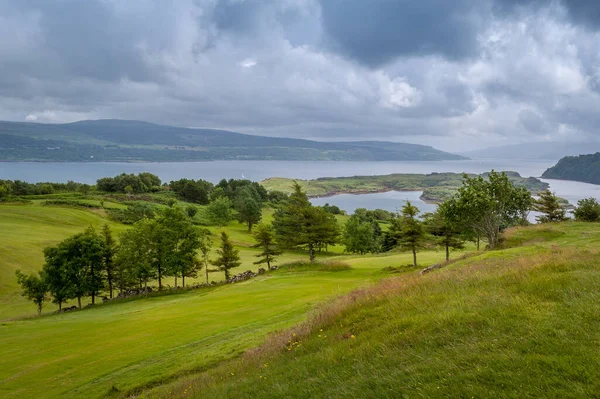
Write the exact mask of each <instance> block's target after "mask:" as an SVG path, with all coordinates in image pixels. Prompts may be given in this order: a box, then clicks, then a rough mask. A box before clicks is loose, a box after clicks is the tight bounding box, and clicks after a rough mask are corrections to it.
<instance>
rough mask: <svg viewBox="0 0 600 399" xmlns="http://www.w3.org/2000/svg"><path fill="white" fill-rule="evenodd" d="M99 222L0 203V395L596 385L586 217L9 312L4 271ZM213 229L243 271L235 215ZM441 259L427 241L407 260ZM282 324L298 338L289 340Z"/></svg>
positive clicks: (591, 250)
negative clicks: (236, 254)
mask: <svg viewBox="0 0 600 399" xmlns="http://www.w3.org/2000/svg"><path fill="white" fill-rule="evenodd" d="M270 217H271V211H269V210H267V211H265V220H269V219H270ZM341 221H343V218H342V220H341ZM104 222H105V215H104V213H103V211H102V210H98V209H84V208H69V207H62V206H47V205H40V204H38V203H33V204H27V205H11V204H5V205H0V226H1V227H2V228H1V231H2V241H1V242H0V254H1V255H2V256H1V258H0V276H1V278H2V280H1V281H2V285H1V287H0V320H4V321H1V322H0V397H3V398H4V397H6V398H23V397H25V398H29V397H44V398H54V397H65V398H71V397H73V398H77V397H86V398H101V397H106V396H110V397H127V396H130V395H132V394H134V395H141V396H142V397H190V396H194V397H286V396H287V397H290V396H292V397H327V396H330V397H353V396H357V395H358V394H359V393H360V392H365V391H367V390H369V392H371V391H372V392H374V397H402V395H407V396H408V397H413V396H421V397H431V396H436V395H435V394H438V393H439V396H465V395H462V393H465V392H466V393H468V396H475V397H481V396H487V395H485V393H486V392H492V393H494V395H492V396H509V397H510V396H515V397H516V396H520V395H518V393H519V392H521V391H518V389H521V390H522V392H525V393H526V394H525V395H522V396H525V397H527V396H529V397H535V396H540V395H539V394H540V393H541V392H542V391H543V389H552V392H555V393H556V395H553V396H557V397H558V396H562V397H564V396H565V395H561V394H563V393H565V392H575V393H580V394H582V395H583V394H586V393H589V392H593V391H592V389H593V388H598V387H596V386H595V385H594V384H595V382H594V381H595V380H594V379H593V377H597V376H598V374H599V373H600V366H599V365H600V356H599V355H597V348H596V347H595V344H594V343H597V342H599V341H600V328H598V327H600V325H598V324H599V322H598V320H599V319H598V318H597V299H598V296H599V294H598V293H599V292H600V291H599V290H598V287H600V267H599V266H598V264H600V263H599V262H598V261H599V260H600V255H598V250H597V244H598V242H600V226H598V225H595V224H583V223H565V224H560V225H556V226H551V227H546V226H537V227H530V228H524V229H516V230H513V231H511V232H510V233H509V234H508V235H507V236H506V238H505V241H504V242H503V244H502V245H503V248H504V249H502V250H498V251H493V252H481V253H474V252H473V253H458V254H455V256H456V257H458V256H463V255H465V254H470V255H472V256H471V257H468V258H466V259H462V260H458V261H457V262H456V263H454V264H452V265H450V266H448V267H446V268H445V269H442V270H441V271H439V272H434V273H432V274H429V275H427V276H424V277H421V276H418V274H417V273H416V271H415V270H414V269H413V268H410V267H406V266H405V265H407V264H410V262H411V254H408V253H392V254H382V255H372V256H363V257H359V256H350V255H344V254H343V248H341V247H336V248H332V253H331V254H329V255H321V256H320V260H322V261H331V262H338V261H342V262H344V263H346V264H348V265H349V266H350V267H349V268H347V267H345V268H341V270H336V268H327V267H326V268H325V270H323V267H322V266H320V265H315V266H314V267H306V266H303V267H295V268H286V267H283V268H281V269H280V270H277V271H275V272H272V273H268V274H266V275H263V276H260V277H257V278H254V279H252V280H249V281H246V282H243V283H237V284H232V285H220V286H217V287H213V288H205V289H198V290H191V291H181V292H178V293H175V294H170V295H163V296H151V297H149V298H145V299H138V300H130V301H123V302H113V303H110V304H107V305H101V306H96V307H94V308H91V309H86V310H83V311H77V312H71V313H65V314H60V315H52V314H50V313H51V312H53V311H54V310H55V309H56V307H55V306H54V305H51V304H48V305H47V309H46V315H45V316H42V317H37V318H35V317H32V318H17V317H18V316H23V315H26V316H27V315H28V316H32V315H33V314H34V313H35V307H34V305H33V304H30V303H28V302H26V301H25V300H24V299H23V298H21V297H20V296H19V294H18V287H17V285H16V281H15V278H14V270H15V269H17V268H20V269H22V270H25V271H34V270H38V269H39V268H41V266H42V263H43V256H42V253H41V251H42V248H44V247H45V246H48V245H52V244H55V243H57V242H58V241H60V240H62V239H64V238H65V237H67V236H69V235H71V234H74V233H77V232H80V231H82V230H83V229H85V228H86V227H87V226H89V225H90V224H92V225H94V226H100V225H101V224H102V223H104ZM112 227H113V230H114V231H115V232H119V231H121V230H123V229H125V228H126V227H125V226H122V225H116V224H113V225H112ZM226 229H227V230H228V231H229V232H230V234H231V237H232V240H233V241H234V242H235V244H236V246H237V247H238V248H239V249H240V252H241V255H242V261H243V265H242V266H241V267H240V268H239V271H243V270H246V269H256V267H255V266H254V265H252V261H253V260H254V256H253V255H255V254H256V253H257V250H256V249H253V248H251V247H250V246H251V244H252V239H251V236H250V235H249V234H248V233H247V231H246V229H245V227H244V226H243V225H241V224H239V223H236V222H232V223H231V224H230V225H228V226H227V227H226ZM213 230H214V231H215V232H217V231H218V230H220V229H218V228H214V229H213ZM443 256H444V254H443V253H442V252H438V251H433V250H431V251H425V252H422V253H420V255H419V262H420V263H421V264H422V265H423V266H426V265H429V264H431V263H435V262H438V261H440V260H441V259H442V258H443ZM306 258H307V255H306V254H305V253H287V254H285V255H284V256H282V259H281V261H282V262H291V261H296V260H300V259H306ZM389 267H400V268H399V269H400V272H395V273H393V272H390V271H386V270H384V269H386V268H389ZM329 269H333V270H329ZM235 272H237V270H236V271H235ZM220 278H222V277H221V273H213V274H211V280H212V279H214V280H217V279H220ZM357 288H358V289H359V291H356V292H355V293H354V294H352V296H351V297H345V296H344V295H345V294H347V293H348V292H351V291H352V290H355V289H357ZM336 298H337V299H336ZM348 298H354V299H348ZM323 303H325V304H327V305H325V306H324V307H323V306H321V305H320V304H323ZM314 309H320V310H317V311H316V312H315V310H314ZM302 323H304V324H302ZM321 329H323V331H320V330H321ZM276 331H283V332H280V333H279V334H280V335H275V336H272V335H270V334H271V333H273V332H276ZM294 333H297V341H298V342H299V343H300V345H297V346H294V347H292V348H291V350H290V351H288V350H287V349H288V346H286V345H289V343H287V338H288V337H289V338H291V337H293V335H292V334H294ZM286 334H287V335H286ZM351 336H354V338H350V337H351ZM269 337H275V338H269ZM277 337H279V338H281V337H285V338H286V339H285V340H283V341H282V340H281V339H277ZM294 340H296V338H294ZM261 345H262V347H261ZM255 347H261V348H262V349H261V350H259V351H258V352H256V351H251V349H252V348H255ZM567 351H568V352H569V353H566V352H567ZM265 364H267V366H266V367H265V366H264V365H265ZM569 367H572V369H573V371H568V370H567V369H568V368H569ZM526 370H529V373H530V374H531V375H529V374H527V372H526ZM246 373H247V374H246ZM576 373H579V376H578V377H577V376H575V374H576ZM545 375H548V379H547V380H544V378H542V377H543V376H545ZM356 376H358V377H356ZM563 376H564V378H563ZM456 379H459V380H458V381H460V383H459V382H457V380H456ZM324 381H327V383H324ZM496 381H498V382H496ZM536 381H539V382H536ZM588 385H589V386H588ZM437 387H439V388H437ZM438 389H439V391H437V390H438ZM567 396H568V395H567ZM575 396H581V395H575Z"/></svg>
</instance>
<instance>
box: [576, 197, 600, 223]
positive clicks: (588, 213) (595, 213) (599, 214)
mask: <svg viewBox="0 0 600 399" xmlns="http://www.w3.org/2000/svg"><path fill="white" fill-rule="evenodd" d="M573 215H575V219H576V220H578V221H581V222H599V221H600V204H598V201H597V200H596V198H593V197H590V198H584V199H581V200H579V201H577V208H576V209H575V210H574V211H573Z"/></svg>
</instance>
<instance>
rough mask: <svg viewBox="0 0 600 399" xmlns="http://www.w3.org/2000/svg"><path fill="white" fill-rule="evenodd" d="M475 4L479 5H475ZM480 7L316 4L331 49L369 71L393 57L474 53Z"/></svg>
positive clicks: (434, 0)
mask: <svg viewBox="0 0 600 399" xmlns="http://www.w3.org/2000/svg"><path fill="white" fill-rule="evenodd" d="M478 4H479V5H478ZM480 4H482V3H479V2H473V1H470V0H454V1H447V0H421V1H411V0H376V1H373V2H371V1H362V0H321V8H322V18H323V25H324V29H325V31H326V33H327V35H328V38H329V39H330V40H331V42H332V46H333V48H335V49H337V50H339V51H340V52H342V53H343V54H346V55H348V56H349V57H351V58H353V59H356V60H358V61H360V62H363V63H365V64H366V65H369V66H379V65H381V64H384V63H386V62H389V61H391V60H393V59H395V58H397V57H398V56H418V55H430V54H439V55H442V56H444V57H447V58H449V59H462V58H465V57H468V56H471V55H473V54H475V53H476V52H477V38H476V35H477V32H478V31H479V29H480V27H481V26H480V24H481V19H480V17H479V15H478V14H479V11H480V7H482V6H481V5H480Z"/></svg>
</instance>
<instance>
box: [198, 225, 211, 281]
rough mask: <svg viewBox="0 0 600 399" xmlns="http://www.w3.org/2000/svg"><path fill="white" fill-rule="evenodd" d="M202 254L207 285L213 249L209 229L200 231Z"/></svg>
mask: <svg viewBox="0 0 600 399" xmlns="http://www.w3.org/2000/svg"><path fill="white" fill-rule="evenodd" d="M199 249H200V252H201V253H202V267H204V273H205V274H206V284H208V273H209V270H208V264H209V263H210V261H209V256H210V251H211V249H212V233H211V232H210V230H208V229H202V230H200V248H199Z"/></svg>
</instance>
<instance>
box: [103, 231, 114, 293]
mask: <svg viewBox="0 0 600 399" xmlns="http://www.w3.org/2000/svg"><path fill="white" fill-rule="evenodd" d="M102 243H103V252H102V258H103V261H104V270H105V271H106V282H107V284H108V291H109V295H110V298H112V297H113V283H114V257H115V252H116V243H115V239H114V238H113V236H112V232H111V230H110V226H109V225H108V224H104V226H102Z"/></svg>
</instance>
